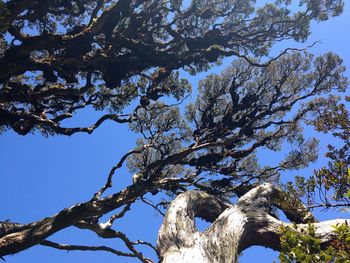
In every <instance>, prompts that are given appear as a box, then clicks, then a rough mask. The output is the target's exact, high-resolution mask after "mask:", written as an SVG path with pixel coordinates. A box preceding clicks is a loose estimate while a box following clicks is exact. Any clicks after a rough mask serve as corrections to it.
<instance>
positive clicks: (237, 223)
mask: <svg viewBox="0 0 350 263" xmlns="http://www.w3.org/2000/svg"><path fill="white" fill-rule="evenodd" d="M273 207H277V208H279V209H281V210H282V211H284V212H285V214H286V216H287V218H288V219H289V220H291V221H293V222H295V223H297V224H298V225H297V226H298V229H300V230H301V229H303V228H306V227H307V226H308V224H307V222H314V225H315V227H316V236H317V237H318V238H320V240H321V243H327V242H329V241H331V240H332V239H333V238H334V236H335V235H334V233H333V231H334V228H333V226H334V225H336V224H342V223H345V220H344V219H337V220H330V221H324V222H321V223H315V220H314V218H313V216H312V214H311V213H310V212H308V211H307V209H306V208H305V207H304V206H303V205H302V204H301V203H297V204H296V203H291V201H290V200H289V199H287V198H286V196H285V195H284V193H283V192H282V191H281V190H280V189H279V188H277V187H275V186H273V185H271V184H269V183H266V184H263V185H261V186H259V187H256V188H254V189H252V190H251V191H249V192H248V193H247V194H245V195H244V196H242V197H241V198H240V199H239V200H238V202H237V203H236V204H235V205H231V204H229V203H226V202H223V201H222V200H220V199H218V198H216V197H214V196H211V195H209V194H206V193H203V192H200V191H188V192H185V193H183V194H181V195H179V196H178V197H177V198H176V199H175V200H174V201H173V202H172V203H171V205H170V207H169V209H168V211H167V214H166V216H165V218H164V222H163V224H162V226H161V228H160V230H159V236H158V250H159V253H160V256H161V261H162V263H175V262H176V263H193V262H198V263H216V262H217V263H219V262H220V263H225V262H227V263H232V262H237V255H238V254H239V253H240V252H241V251H243V250H244V249H246V248H248V247H250V246H253V245H259V246H264V247H269V248H272V249H274V250H279V248H280V242H279V229H280V227H281V226H282V225H285V226H286V225H290V223H286V222H282V221H281V220H279V219H278V218H277V216H275V215H274V214H273V213H271V211H272V208H273ZM195 217H201V218H203V219H205V220H207V221H209V222H212V224H211V226H210V227H209V228H208V229H206V230H205V231H204V232H200V231H198V230H197V229H196V226H195V221H194V220H195Z"/></svg>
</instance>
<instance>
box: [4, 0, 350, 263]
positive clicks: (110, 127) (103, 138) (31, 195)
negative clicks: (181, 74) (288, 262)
mask: <svg viewBox="0 0 350 263" xmlns="http://www.w3.org/2000/svg"><path fill="white" fill-rule="evenodd" d="M345 2H346V4H347V5H346V7H345V12H344V13H343V14H342V15H341V16H340V17H337V18H333V19H331V20H330V21H327V22H324V23H320V24H314V25H313V27H312V35H311V37H310V38H309V40H308V42H307V43H308V44H311V43H312V42H314V41H318V40H321V41H322V43H321V44H318V45H316V46H315V47H314V48H312V49H311V52H312V53H314V54H321V53H324V52H327V51H333V52H335V53H337V54H339V55H340V56H341V57H342V58H343V59H344V62H345V65H346V66H347V67H348V68H349V69H350V53H349V43H350V1H348V0H345ZM283 45H284V44H281V45H278V47H275V48H274V50H273V51H274V52H278V50H280V49H282V48H283ZM291 45H293V46H297V45H296V44H295V43H293V44H291V43H288V46H291ZM298 46H299V45H298ZM304 46H305V45H304ZM204 75H205V74H204V73H202V74H200V75H199V76H197V77H195V78H192V79H191V82H192V83H193V88H194V89H196V84H197V82H198V79H199V78H201V77H203V76H204ZM347 75H348V76H349V77H350V73H349V71H348V72H347ZM101 114H102V113H98V112H93V111H89V110H86V111H84V112H83V113H82V114H81V115H80V117H79V121H78V122H74V123H79V124H82V125H83V124H85V125H89V124H91V123H93V121H94V120H96V119H97V118H98V116H100V115H101ZM69 124H70V123H67V125H69ZM308 131H309V133H310V134H311V133H313V132H312V131H311V130H310V129H309V130H308ZM317 136H318V137H319V139H320V140H321V147H320V148H321V150H324V148H325V145H327V144H328V143H330V140H332V138H330V137H328V136H323V135H322V136H321V135H317ZM136 137H137V136H136V135H134V134H131V132H130V131H129V129H128V127H127V126H126V125H119V124H115V123H112V122H106V123H105V124H103V125H102V126H101V127H100V128H98V129H97V130H96V131H95V132H94V133H93V134H92V135H86V134H78V135H73V136H72V137H66V136H54V137H52V136H51V137H48V138H45V137H43V136H41V135H39V134H34V135H27V136H24V137H23V136H19V135H17V134H15V133H14V132H12V131H9V132H6V133H4V134H1V135H0V157H1V158H0V200H1V202H0V220H5V219H11V220H12V221H15V222H21V223H29V222H32V221H36V220H39V219H42V218H43V217H46V216H51V215H53V214H55V213H57V212H58V211H60V210H62V209H63V208H66V207H70V206H72V205H73V204H75V203H77V202H83V201H86V200H88V199H90V198H91V197H92V194H93V193H94V192H96V191H97V190H98V189H99V188H100V187H101V186H102V185H103V184H104V182H105V180H106V176H107V174H108V172H109V170H110V168H111V167H112V166H113V165H114V164H115V163H116V162H117V161H118V160H119V158H120V157H121V156H122V155H123V154H124V153H125V152H126V151H128V150H130V149H132V148H133V147H134V145H135V138H136ZM265 161H268V159H267V160H265ZM324 161H325V159H324V158H321V159H320V161H319V162H318V163H317V164H316V165H315V166H313V167H317V166H318V167H319V166H320V165H321V164H322V162H323V163H324ZM311 169H312V168H311ZM311 169H309V170H306V171H304V172H305V173H309V172H310V171H311ZM292 174H293V173H292ZM297 174H301V172H300V171H298V172H295V175H297ZM115 177H116V179H117V180H115V181H116V182H118V183H116V184H115V185H114V186H113V189H112V191H114V192H116V191H118V190H119V189H122V188H123V187H124V186H125V185H126V184H129V183H131V178H130V174H129V173H128V171H127V170H126V169H124V168H123V169H121V170H120V171H118V172H117V174H116V175H115ZM318 216H319V218H335V217H337V216H341V217H345V218H346V217H349V214H345V213H342V214H336V213H334V212H329V213H328V212H327V214H326V213H323V214H321V213H319V214H318ZM161 220H162V217H161V216H160V215H157V213H156V212H155V211H154V210H152V209H151V208H148V207H145V206H143V205H140V204H135V205H134V206H133V207H132V211H131V212H130V213H128V214H127V216H126V217H125V218H124V219H123V220H121V221H118V222H116V228H118V230H122V231H124V232H126V233H127V234H128V236H129V237H130V238H131V239H134V240H137V239H142V240H146V241H150V242H153V243H155V240H156V236H157V230H158V228H159V226H160V224H161ZM50 240H53V241H56V242H59V243H69V244H85V245H103V244H109V245H110V246H112V247H116V248H119V247H120V246H121V245H120V243H118V242H117V241H116V240H109V241H108V242H106V241H105V240H101V239H99V238H96V237H95V236H94V235H93V234H92V233H90V232H88V231H86V232H84V231H82V230H76V229H74V228H70V229H66V230H64V231H61V232H60V233H58V234H55V235H54V236H53V237H51V238H50ZM276 259H277V254H276V253H272V252H271V250H267V249H264V248H258V249H256V248H253V249H250V250H248V251H246V252H244V253H243V256H242V257H241V260H240V262H259V263H265V262H272V261H273V260H276ZM6 260H7V262H10V263H23V262H35V263H47V262H50V263H54V262H66V263H70V262H82V263H90V262H91V263H95V262H115V263H121V262H138V261H136V260H133V259H128V258H121V257H116V256H114V255H111V254H109V253H107V252H69V253H67V252H64V251H58V250H54V249H51V248H46V247H42V246H37V247H34V248H31V249H29V250H27V251H24V252H21V253H19V254H16V255H14V256H9V257H6Z"/></svg>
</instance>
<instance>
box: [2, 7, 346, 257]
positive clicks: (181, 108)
mask: <svg viewBox="0 0 350 263" xmlns="http://www.w3.org/2000/svg"><path fill="white" fill-rule="evenodd" d="M343 4H344V3H343V1H340V0H337V1H334V0H332V1H329V0H316V1H315V0H300V1H299V5H297V6H294V3H292V1H289V0H284V1H283V0H276V1H269V3H266V4H263V5H260V6H258V5H257V4H256V3H255V1H241V0H226V1H216V0H206V1H197V0H192V1H178V0H165V1H153V0H146V1H138V0H132V1H126V0H101V1H99V0H91V1H90V0H89V1H86V0H85V1H80V0H75V1H66V0H55V1H28V0H19V1H13V0H9V1H6V2H0V68H1V70H0V132H3V133H5V132H7V131H8V130H12V131H14V132H16V133H17V134H18V136H20V135H23V136H24V135H27V134H28V133H34V134H36V136H38V134H37V133H38V132H37V131H39V132H40V133H42V134H43V135H44V136H54V135H68V136H71V135H74V134H76V133H88V134H91V133H92V132H94V131H95V130H96V129H97V128H98V127H99V126H100V125H101V124H102V123H103V122H105V121H114V122H116V125H128V127H129V129H130V132H134V133H136V134H137V136H139V138H138V139H137V141H136V147H135V148H133V149H131V150H130V151H129V152H126V153H120V155H121V156H122V157H121V158H120V160H119V161H118V162H117V163H116V165H115V166H114V167H112V168H111V170H110V173H109V174H108V175H107V178H106V179H107V180H106V183H105V184H104V185H102V186H100V189H99V190H98V191H96V192H95V193H91V199H90V200H87V201H85V202H82V203H78V204H74V205H73V206H71V207H70V208H65V209H63V210H61V211H59V212H58V213H57V214H56V215H54V216H51V217H47V218H44V219H42V220H39V221H36V222H32V223H29V224H26V223H24V222H11V220H9V221H2V222H0V256H2V257H5V256H7V255H9V254H14V253H17V252H20V251H22V250H25V249H29V248H30V247H32V246H34V245H37V244H41V245H44V246H49V247H53V248H57V249H63V250H93V251H94V250H103V251H107V252H111V253H114V254H116V255H118V256H124V257H135V258H138V259H139V260H141V261H142V262H151V259H149V258H148V256H145V255H144V254H143V253H141V252H140V251H139V250H138V249H137V246H138V245H145V246H148V247H151V248H153V249H154V250H155V256H158V257H159V259H160V260H164V262H172V261H171V260H173V258H176V257H178V256H179V255H180V256H181V257H182V256H183V250H182V247H183V246H184V247H187V246H188V244H187V242H190V241H189V239H187V238H190V237H192V234H193V236H194V237H195V236H196V235H197V234H196V233H193V228H195V226H194V225H192V223H191V222H192V221H193V218H194V217H200V218H202V219H204V220H207V221H209V222H211V223H213V225H212V227H210V228H209V230H208V232H206V235H207V236H205V237H204V236H200V238H203V239H202V240H203V241H202V243H201V244H200V245H198V244H197V243H196V242H195V241H193V240H196V238H194V239H193V240H192V241H193V242H192V241H191V242H192V243H193V244H195V243H196V244H195V245H194V247H196V248H197V245H198V249H199V250H201V249H203V246H204V245H203V244H205V246H204V250H205V249H206V248H208V247H209V248H210V249H209V250H208V251H209V252H208V253H209V254H210V253H212V254H210V257H211V259H212V260H213V259H215V260H217V261H215V260H214V261H208V262H225V260H226V261H227V262H228V261H229V260H235V259H236V258H237V253H239V252H241V251H242V250H244V249H245V248H247V247H249V246H251V245H263V246H267V247H271V248H273V249H277V250H280V251H281V255H280V259H281V261H282V262H298V260H300V258H303V256H305V253H307V252H305V251H304V250H300V249H299V248H300V245H302V247H305V246H304V243H302V242H305V243H306V244H308V245H310V242H313V243H312V245H310V248H311V249H314V251H315V253H314V254H315V255H316V254H317V253H318V254H317V257H319V258H320V260H323V259H327V260H333V261H335V262H338V261H336V260H342V259H343V258H346V255H349V247H347V246H344V247H341V244H342V241H341V240H347V239H348V238H349V232H347V231H348V228H347V227H346V225H343V223H344V222H345V223H346V221H344V220H343V221H342V220H340V221H336V222H335V221H334V222H333V221H332V222H328V221H327V222H323V223H315V222H316V220H315V218H314V216H313V215H312V214H311V213H310V211H309V210H308V209H310V208H315V207H326V208H327V207H348V206H349V204H350V201H349V198H350V190H349V184H350V181H349V178H350V173H349V168H348V165H349V140H348V137H349V136H348V135H349V116H348V114H349V113H348V111H347V109H346V106H345V105H344V104H343V103H342V101H341V99H340V97H339V96H337V95H335V93H337V94H340V93H342V92H344V91H345V90H346V88H347V86H348V80H347V78H346V76H345V67H344V65H343V61H342V58H341V57H339V56H338V55H336V54H334V53H331V52H329V53H325V54H323V55H320V56H315V55H312V54H311V53H309V51H308V48H307V47H305V48H304V49H297V48H292V47H290V48H287V49H285V50H283V51H281V52H280V54H278V55H276V56H275V57H272V56H270V52H271V47H272V46H273V45H274V44H276V43H278V42H281V41H284V40H294V41H297V42H304V41H306V39H307V38H308V36H309V35H310V24H311V23H312V22H314V21H317V22H321V21H325V20H328V19H329V18H331V17H334V16H338V15H340V14H341V13H342V10H343ZM225 57H231V58H233V59H232V63H231V64H230V65H229V66H228V67H227V68H226V69H225V70H224V71H222V72H221V73H218V74H214V73H213V74H209V75H208V76H207V77H205V78H204V79H202V80H201V81H200V83H199V85H198V90H196V92H195V95H196V98H195V99H194V100H189V99H188V97H189V95H190V94H191V90H192V87H191V84H190V82H189V81H188V80H187V79H186V78H185V77H184V75H185V74H183V72H184V71H185V72H188V73H190V74H192V75H195V74H197V73H199V72H202V71H205V70H209V69H210V68H212V67H213V66H215V65H219V64H220V63H221V62H222V60H223V59H224V58H225ZM346 99H347V100H349V98H346ZM84 109H86V110H90V111H97V112H100V114H101V116H100V117H99V118H98V119H97V120H96V121H95V122H94V123H92V124H91V125H90V126H79V124H78V123H79V117H80V115H79V113H80V112H81V111H82V110H84ZM68 119H73V120H74V121H76V122H77V125H75V126H74V127H71V126H70V125H67V120H68ZM305 125H312V126H314V127H315V128H316V129H317V130H318V131H322V132H331V133H333V135H334V136H336V137H338V138H340V139H341V140H342V141H343V146H340V147H335V146H329V153H328V154H327V156H328V157H329V158H330V163H329V164H328V166H325V167H324V168H321V169H320V170H318V171H315V174H314V175H313V176H311V177H308V178H306V177H301V176H300V177H297V178H296V179H295V181H294V182H290V183H287V184H282V182H281V180H280V177H281V174H282V173H283V172H285V171H288V170H296V169H301V168H304V167H307V166H308V165H309V164H310V163H311V162H314V161H315V160H316V159H317V156H318V143H317V140H316V139H315V138H306V137H305V136H304V131H303V130H304V127H305ZM111 136H113V135H111ZM286 148H287V149H288V150H287V151H286V150H285V149H286ZM259 150H269V151H274V152H280V151H284V153H285V155H284V158H283V159H282V160H279V161H277V162H274V161H271V163H270V164H268V165H265V164H261V163H260V160H259V158H258V157H259V156H258V151H259ZM125 165H126V166H127V167H128V169H129V171H130V175H129V176H130V185H128V186H126V187H125V188H124V189H122V190H120V191H119V190H118V191H114V189H113V188H112V183H113V184H118V180H117V178H113V176H114V174H115V172H116V171H117V170H118V169H120V168H121V167H123V166H125ZM107 190H108V191H107ZM110 192H111V193H110ZM317 192H318V193H320V195H317V196H316V194H315V193H317ZM329 193H331V194H332V195H333V199H332V201H331V200H329ZM145 195H148V196H152V200H153V201H152V202H151V201H149V200H148V199H147V200H146V199H145V198H144V197H145ZM174 199H175V201H174V202H173V203H171V204H170V202H171V201H172V200H174ZM302 201H304V202H306V204H307V206H305V205H304V204H303V203H302ZM136 202H143V203H144V204H146V205H151V206H152V207H153V208H154V209H155V210H156V211H158V212H159V213H160V214H162V215H164V214H165V210H168V212H167V214H166V215H165V219H164V224H163V226H162V228H161V229H160V232H159V237H158V245H157V246H156V245H155V244H151V243H148V242H146V241H132V240H131V239H130V238H129V237H128V235H127V234H125V233H122V232H120V231H118V229H117V228H116V227H115V226H114V225H113V223H114V222H115V221H116V220H120V219H122V218H123V217H124V215H125V214H126V213H127V212H128V211H129V210H130V209H132V207H133V205H134V203H136ZM181 202H183V203H181ZM232 202H236V204H235V205H232V204H230V203H232ZM183 207H186V209H183ZM276 209H280V210H282V211H283V212H284V213H285V215H286V217H287V218H288V219H289V220H290V221H291V222H293V223H294V224H295V225H294V227H293V226H287V227H283V226H282V221H280V219H279V216H278V215H277V214H276V211H275V210H276ZM173 211H175V212H176V213H175V214H176V216H173V215H174V212H173ZM188 211H191V212H188ZM110 212H113V213H114V215H112V216H111V217H110V218H109V219H108V220H107V221H103V217H104V216H105V215H106V214H109V213H110ZM242 214H244V216H241V217H240V215H242ZM232 215H235V216H237V217H238V218H242V221H247V222H249V223H251V224H252V225H253V227H251V230H252V231H253V232H244V234H242V233H241V234H240V235H239V237H240V238H241V240H239V241H237V240H236V239H237V237H238V235H237V233H236V232H235V231H236V230H235V231H233V232H234V233H232V235H233V237H231V239H228V238H227V237H225V236H221V235H220V233H221V232H222V227H225V224H228V223H227V222H231V221H230V220H231V219H230V218H232V217H233V216H232ZM225 216H227V217H225ZM181 222H182V223H181ZM220 222H222V224H221V223H220ZM336 223H337V224H339V225H337V228H336V231H335V230H334V229H333V228H332V226H333V225H332V224H336ZM172 224H174V225H175V228H176V229H177V230H176V231H179V232H174V231H175V230H174V228H173V227H174V226H173V225H172ZM232 224H233V223H232ZM70 226H74V227H76V228H78V229H87V230H90V231H92V232H94V233H96V234H97V235H98V236H99V237H101V238H105V239H109V238H116V239H120V240H121V241H122V242H123V243H124V244H125V250H123V249H119V248H112V247H107V246H88V245H64V244H59V243H55V242H52V241H50V240H49V238H50V236H51V235H53V234H54V233H56V232H58V231H60V230H62V229H65V228H67V227H70ZM231 226H232V225H230V224H228V227H231ZM266 226H268V227H266ZM244 227H247V226H244ZM233 229H234V228H233ZM317 229H321V230H322V231H325V233H326V234H329V233H332V235H330V236H331V237H332V238H330V237H329V236H327V237H325V236H326V235H323V234H322V233H321V234H320V233H319V232H317ZM332 229H333V230H334V231H333V230H332ZM260 230H261V231H260ZM262 230H264V231H265V232H264V231H262ZM181 231H182V232H181ZM254 231H255V232H254ZM259 231H260V232H259ZM333 233H335V234H334V235H333ZM253 234H254V235H256V236H257V239H256V240H251V241H247V240H248V239H249V235H253ZM176 235H178V236H177V237H176ZM305 235H306V236H305ZM174 236H175V237H174ZM336 237H338V239H337V238H336ZM213 238H216V240H217V243H216V245H213V246H211V245H212V244H211V243H213V242H212V240H213ZM247 238H248V239H247ZM174 239H176V240H175V241H174ZM228 240H230V242H231V243H230V242H229V243H230V244H232V247H229V248H228V250H225V249H223V250H222V251H221V254H220V253H216V252H215V251H216V249H215V246H218V248H220V247H221V245H220V244H222V243H220V242H224V243H225V242H226V241H228ZM177 242H179V243H177ZM206 242H209V243H208V244H210V245H208V244H207V243H206ZM332 242H333V243H332ZM192 243H191V244H192ZM174 244H176V246H177V247H178V250H179V251H178V252H176V253H175V252H174V246H175V245H174ZM330 244H337V246H338V248H340V249H341V250H342V251H345V252H344V254H341V255H340V256H339V254H338V255H337V254H336V253H335V250H332V249H329V245H330ZM191 246H192V245H191ZM327 249H328V250H327ZM213 251H214V252H213ZM229 251H231V252H229ZM177 253H178V254H177ZM230 253H231V254H232V257H230V255H231V254H230ZM346 253H348V254H346ZM293 257H296V258H297V259H296V258H293ZM315 257H316V256H314V258H315ZM186 260H187V259H186V256H184V257H183V262H187V261H186ZM293 260H294V261H293ZM295 260H297V261H295ZM303 260H305V258H304V259H303ZM203 262H206V261H205V260H204V259H203ZM305 262H307V261H305ZM310 262H313V261H310ZM317 262H318V261H317ZM320 262H322V261H320ZM339 262H341V261H339Z"/></svg>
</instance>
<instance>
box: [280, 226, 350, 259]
mask: <svg viewBox="0 0 350 263" xmlns="http://www.w3.org/2000/svg"><path fill="white" fill-rule="evenodd" d="M334 234H335V235H336V238H335V239H334V240H333V241H332V242H331V244H328V246H327V247H321V245H320V240H319V239H317V238H316V237H315V227H314V226H313V225H312V224H309V225H308V227H307V228H304V229H302V230H300V229H297V228H296V226H294V227H288V226H287V227H284V226H283V227H281V235H282V236H281V252H280V255H279V259H280V262H281V263H292V262H295V263H324V262H328V263H333V262H334V263H349V262H350V245H349V242H350V227H349V226H348V225H347V224H344V225H335V226H334Z"/></svg>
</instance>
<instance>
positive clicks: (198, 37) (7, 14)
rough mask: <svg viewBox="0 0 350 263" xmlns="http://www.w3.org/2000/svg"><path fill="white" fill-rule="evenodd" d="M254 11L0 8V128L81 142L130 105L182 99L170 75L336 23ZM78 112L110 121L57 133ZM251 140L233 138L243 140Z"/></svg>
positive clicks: (181, 6) (329, 7)
mask: <svg viewBox="0 0 350 263" xmlns="http://www.w3.org/2000/svg"><path fill="white" fill-rule="evenodd" d="M254 5H255V1H243V0H227V1H220V2H218V1H213V0H206V1H197V0H193V1H190V2H189V3H188V5H185V2H184V1H158V0H157V1H156V0H146V1H137V0H133V1H129V0H120V1H115V0H88V1H86V0H74V1H68V0H60V1H58V0H57V1H56V0H55V1H28V0H16V1H15V0H9V1H6V2H1V4H0V34H1V36H0V68H1V72H0V127H1V129H13V130H14V131H15V132H17V133H18V134H21V135H25V134H27V133H29V132H32V131H33V130H35V129H39V130H40V131H41V132H43V133H44V134H64V135H72V134H74V133H76V132H87V133H91V132H93V131H94V129H96V128H97V127H98V126H99V125H100V124H101V123H102V122H103V121H105V120H113V121H116V122H119V123H125V122H131V121H132V118H131V117H130V115H132V114H133V112H127V113H125V112H123V110H124V109H125V107H126V106H128V105H130V103H132V102H135V101H138V99H139V97H142V96H146V97H147V99H148V100H158V99H159V98H160V97H161V96H163V95H173V96H174V97H175V98H176V99H177V100H181V99H182V98H183V95H184V94H185V93H186V91H188V88H187V87H186V86H187V84H186V83H184V81H183V80H181V79H178V76H177V75H176V74H177V73H174V71H176V70H178V69H180V68H184V69H186V70H187V71H189V72H191V73H193V74H194V73H196V72H199V71H202V70H206V69H208V68H209V67H210V66H211V65H213V63H214V64H215V63H219V62H220V60H221V59H222V58H223V57H225V56H232V55H234V56H238V57H246V56H247V55H255V56H266V55H268V52H269V49H270V47H271V46H272V45H273V44H274V43H275V42H277V41H282V40H284V39H294V40H297V41H304V40H305V39H306V38H307V37H308V35H309V34H310V32H309V28H310V23H311V21H321V20H326V19H328V18H329V17H330V16H336V15H339V14H340V13H341V11H342V7H343V2H342V1H339V0H337V1H326V0H317V1H314V0H312V1H311V0H307V1H306V0H303V1H300V8H299V9H297V10H295V11H293V12H291V9H292V8H291V6H290V5H291V1H281V0H277V1H275V2H274V3H269V4H266V5H264V6H261V7H259V8H256V7H255V6H254ZM5 35H6V38H5ZM146 97H142V98H146ZM242 99H243V100H244V98H242ZM246 103H249V101H248V97H247V98H246ZM146 104H147V103H146ZM140 106H144V105H140ZM86 107H92V108H94V109H95V110H99V111H106V110H107V111H111V113H112V114H108V115H104V116H103V117H101V119H99V120H97V122H96V123H95V124H94V125H92V126H91V127H83V128H81V127H77V128H64V127H62V126H63V125H62V124H61V122H62V121H63V120H66V119H68V118H72V117H73V116H74V115H75V114H76V113H77V112H78V111H79V110H80V109H82V108H86ZM123 113H125V114H123ZM129 114H130V115H129ZM252 114H253V113H252ZM128 116H129V117H128ZM228 121H229V120H228ZM253 132H254V131H253V130H252V129H251V128H250V127H245V128H244V129H242V133H243V134H246V135H247V136H250V135H252V134H253Z"/></svg>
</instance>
